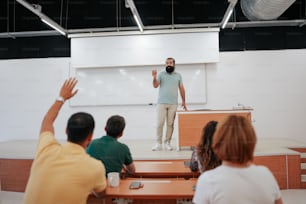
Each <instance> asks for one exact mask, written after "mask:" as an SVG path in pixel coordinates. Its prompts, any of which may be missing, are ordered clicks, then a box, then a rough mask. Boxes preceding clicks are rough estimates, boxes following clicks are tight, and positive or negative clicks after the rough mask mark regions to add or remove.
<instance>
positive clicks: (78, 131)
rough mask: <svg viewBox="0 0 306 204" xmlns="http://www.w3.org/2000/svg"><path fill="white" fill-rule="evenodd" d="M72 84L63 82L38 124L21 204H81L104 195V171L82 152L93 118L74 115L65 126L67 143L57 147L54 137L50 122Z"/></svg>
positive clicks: (51, 122) (71, 88)
mask: <svg viewBox="0 0 306 204" xmlns="http://www.w3.org/2000/svg"><path fill="white" fill-rule="evenodd" d="M76 84H77V80H76V79H74V78H70V79H67V80H66V81H65V83H64V84H63V85H62V88H61V90H60V95H59V97H58V98H57V99H56V100H55V102H54V103H53V104H52V106H51V107H50V109H49V111H48V112H47V114H46V115H45V117H44V119H43V121H42V124H41V130H40V135H39V139H38V145H37V150H36V155H35V158H34V161H33V163H32V167H31V173H30V178H29V180H28V183H27V187H26V191H25V195H24V204H36V203H43V204H54V203H74V204H85V203H86V201H87V197H88V195H89V194H90V192H93V193H94V194H97V193H98V194H99V195H103V193H104V190H105V188H106V178H105V168H104V166H103V164H102V163H101V162H100V161H98V160H96V159H94V158H91V157H90V156H89V155H88V154H86V152H85V148H86V147H87V145H88V144H89V143H90V141H91V138H92V136H93V130H94V126H95V122H94V118H93V117H92V116H91V115H90V114H88V113H84V112H79V113H75V114H73V115H72V116H71V117H70V118H69V120H68V123H67V128H66V134H67V136H68V141H67V142H66V143H64V144H63V145H61V144H60V143H59V142H58V141H57V140H56V139H55V138H54V126H53V123H54V121H55V119H56V117H57V115H58V113H59V111H60V109H61V107H62V106H63V105H64V103H65V101H66V100H68V99H70V98H71V97H73V96H74V95H75V94H76V93H77V91H74V90H73V89H74V87H75V85H76Z"/></svg>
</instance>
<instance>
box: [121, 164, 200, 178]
mask: <svg viewBox="0 0 306 204" xmlns="http://www.w3.org/2000/svg"><path fill="white" fill-rule="evenodd" d="M134 164H135V167H136V172H135V174H133V175H127V176H128V177H138V178H186V179H187V178H197V177H198V176H199V175H200V173H199V172H192V171H191V170H190V168H189V167H188V166H185V164H184V160H163V161H134Z"/></svg>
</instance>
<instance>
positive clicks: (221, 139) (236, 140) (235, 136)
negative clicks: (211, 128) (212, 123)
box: [213, 115, 257, 164]
mask: <svg viewBox="0 0 306 204" xmlns="http://www.w3.org/2000/svg"><path fill="white" fill-rule="evenodd" d="M256 141H257V138H256V133H255V130H254V128H253V126H252V124H251V122H250V120H249V119H247V118H245V117H243V116H238V115H230V116H229V117H227V118H226V120H225V121H224V123H223V124H222V125H220V126H219V125H218V129H217V132H216V134H215V136H214V139H213V149H214V152H215V153H216V155H218V157H219V158H220V159H221V160H225V161H229V162H232V163H236V164H245V163H247V162H250V161H252V160H253V154H254V149H255V145H256Z"/></svg>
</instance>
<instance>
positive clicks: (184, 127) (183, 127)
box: [177, 109, 252, 150]
mask: <svg viewBox="0 0 306 204" xmlns="http://www.w3.org/2000/svg"><path fill="white" fill-rule="evenodd" d="M251 111H252V109H233V110H204V111H203V110H200V111H178V112H177V117H178V139H177V150H180V148H181V147H193V146H196V145H197V144H198V143H199V141H200V138H201V135H202V129H203V127H204V126H205V125H206V124H207V123H208V122H209V121H211V120H215V121H218V122H220V121H222V120H223V119H224V118H225V117H226V116H228V115H231V114H235V115H240V116H244V117H247V118H248V119H249V120H251Z"/></svg>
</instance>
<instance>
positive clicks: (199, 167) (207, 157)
mask: <svg viewBox="0 0 306 204" xmlns="http://www.w3.org/2000/svg"><path fill="white" fill-rule="evenodd" d="M217 124H218V122H217V121H213V120H212V121H210V122H208V123H207V124H206V125H205V126H204V128H203V130H202V135H201V139H200V141H199V144H198V145H197V146H196V147H195V148H194V150H193V152H192V156H191V159H190V169H191V171H200V172H201V173H202V172H204V171H207V170H210V169H213V168H215V167H217V166H219V165H220V164H221V160H220V159H219V158H218V157H217V156H216V154H215V153H214V151H213V149H212V141H213V135H214V133H215V130H216V126H217Z"/></svg>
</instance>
